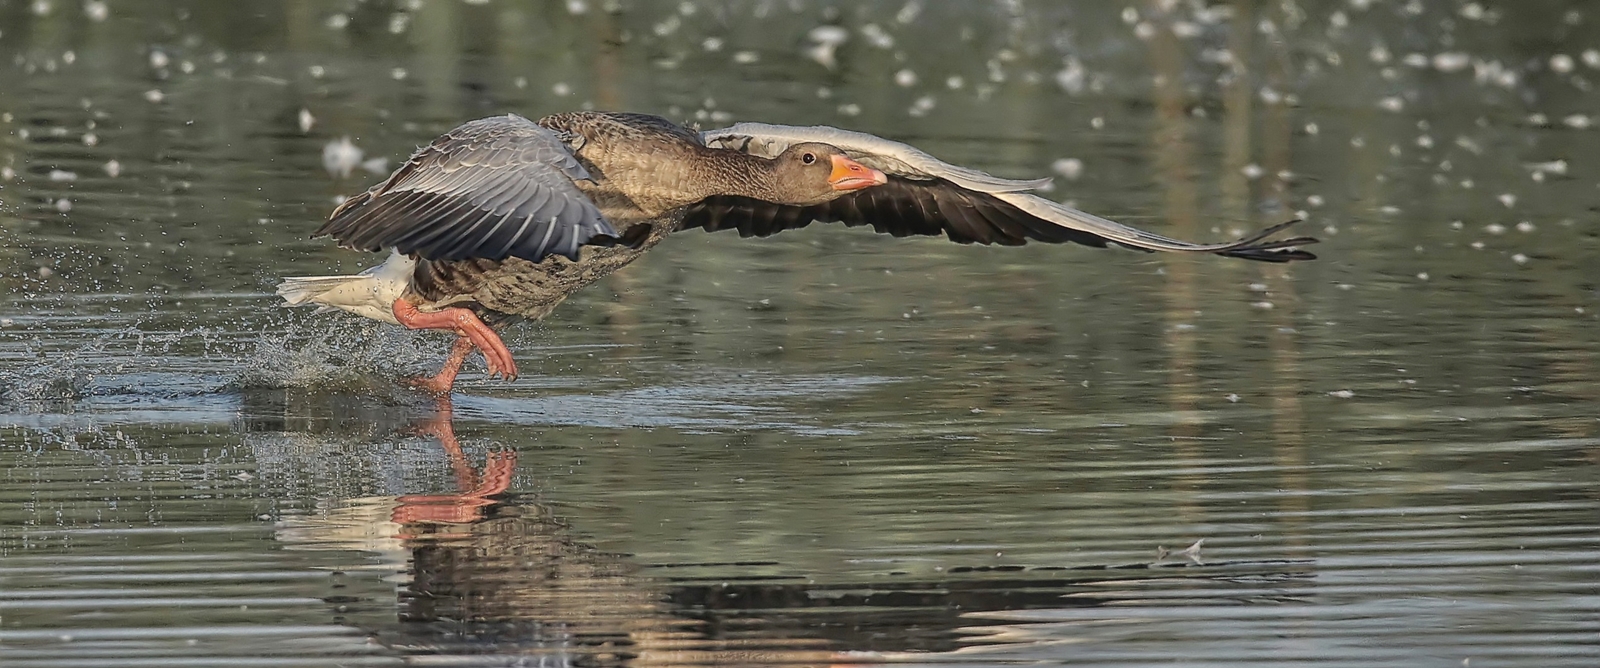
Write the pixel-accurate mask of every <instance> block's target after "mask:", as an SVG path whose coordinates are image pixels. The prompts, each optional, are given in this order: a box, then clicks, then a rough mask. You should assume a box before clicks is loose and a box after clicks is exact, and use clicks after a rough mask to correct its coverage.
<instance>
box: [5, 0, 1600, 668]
mask: <svg viewBox="0 0 1600 668" xmlns="http://www.w3.org/2000/svg"><path fill="white" fill-rule="evenodd" d="M102 12H103V16H102ZM1592 13H1593V9H1592V8H1590V7H1588V6H1587V5H1586V4H1583V3H1566V4H1563V3H1545V4H1543V5H1540V6H1537V7H1534V6H1532V5H1526V6H1525V4H1523V3H1509V2H1507V3H1494V2H1479V3H1420V2H1417V3H1399V2H1374V3H1364V2H1345V1H1338V2H1335V1H1332V0H1328V1H1321V2H1319V1H1296V2H1270V3H1268V2H1248V1H1239V2H1233V3H1229V4H1226V5H1204V4H1201V3H1191V2H1176V3H1173V2H1149V3H1145V2H1130V3H1122V4H1117V3H968V2H932V1H929V2H916V1H911V2H903V1H900V0H895V1H893V2H890V1H884V2H872V1H867V2H849V3H845V2H822V1H815V2H813V1H804V0H792V1H791V0H782V1H776V0H774V1H766V0H748V1H742V2H741V1H730V2H711V1H707V0H696V1H693V2H686V3H644V2H609V1H602V0H588V1H572V2H568V1H566V0H562V1H560V2H556V1H550V2H540V1H531V0H529V1H512V0H489V1H488V2H466V1H461V2H455V1H446V0H427V1H426V2H408V1H393V2H380V1H370V0H369V1H367V2H350V3H344V4H339V3H333V4H329V3H317V2H301V1H297V0H283V1H280V2H253V3H248V4H240V3H212V2H179V1H176V0H173V1H167V0H156V1H149V2H144V1H141V2H117V1H115V0H113V1H110V2H105V3H99V2H89V3H78V2H67V1H65V0H49V1H43V0H41V1H16V0H13V1H10V2H4V1H0V128H3V129H4V133H0V284H3V285H4V287H5V289H6V293H5V296H4V298H3V300H0V424H3V425H4V428H3V429H0V665H4V666H7V667H8V668H9V667H11V666H104V665H133V666H138V665H145V666H171V665H233V666H298V665H316V666H322V665H369V664H370V665H393V664H418V665H605V664H617V663H623V664H630V665H650V664H655V665H685V664H698V665H705V664H723V665H759V664H776V663H793V664H817V665H850V664H859V663H876V662H902V663H941V664H960V665H968V664H973V665H977V664H996V663H1045V664H1057V665H1060V664H1070V665H1117V664H1120V665H1146V664H1153V663H1186V664H1189V665H1216V666H1233V665H1239V664H1241V663H1246V662H1249V663H1252V664H1257V665H1304V664H1317V665H1323V666H1343V665H1350V666H1373V665H1392V666H1408V667H1409V666H1431V665H1436V666H1460V665H1464V664H1466V665H1477V666H1481V665H1501V666H1512V665H1515V666H1539V667H1544V666H1585V667H1587V666H1593V665H1596V664H1597V663H1600V622H1597V621H1596V620H1597V619H1600V584H1597V583H1600V483H1597V482H1596V481H1597V480H1600V475H1597V474H1600V419H1597V417H1596V416H1597V414H1600V410H1597V409H1600V382H1597V381H1596V378H1600V333H1597V332H1600V328H1597V327H1596V323H1597V316H1600V272H1597V271H1595V270H1594V267H1595V266H1596V262H1597V258H1600V228H1597V226H1596V223H1595V209H1594V207H1595V206H1596V196H1597V193H1600V188H1597V186H1596V184H1597V183H1600V173H1597V172H1596V170H1595V169H1594V167H1593V164H1592V161H1591V160H1590V159H1589V158H1588V156H1592V155H1597V154H1600V141H1597V139H1596V137H1597V135H1596V134H1595V130H1594V128H1596V127H1600V118H1597V117H1595V116H1594V111H1593V110H1594V107H1595V105H1594V95H1595V94H1594V92H1593V87H1594V84H1595V81H1596V80H1597V79H1600V14H1594V15H1593V16H1591V14H1592ZM840 35H843V36H844V41H842V42H838V43H835V42H836V41H837V39H838V38H839V37H840ZM583 106H597V107H606V108H627V109H634V110H640V111H649V112H655V113H661V114H666V115H669V116H672V117H675V118H685V119H695V120H697V121H698V122H701V123H703V124H705V125H708V126H709V125H717V124H722V123H727V122H733V121H736V120H768V121H775V122H792V123H830V124H838V125H845V126H849V127H854V128H858V129H862V130H867V131H871V132H878V133H881V134H885V135H888V136H892V137H896V138H901V139H907V140H912V141H915V142H916V143H917V144H918V145H919V146H922V147H924V148H926V149H928V150H930V151H932V152H934V153H936V154H938V155H940V156H942V157H946V158H948V159H951V160H954V161H957V162H962V163H965V164H972V165H975V166H979V167H983V168H986V169H990V170H992V171H994V172H996V173H1000V174H1004V175H1007V176H1017V177H1022V176H1034V175H1040V174H1049V173H1054V174H1056V175H1057V176H1058V177H1059V178H1058V180H1057V184H1056V188H1057V189H1056V190H1055V191H1053V192H1052V193H1051V196H1054V197H1059V198H1061V199H1063V200H1072V201H1075V202H1076V203H1077V204H1078V205H1080V206H1082V207H1084V208H1087V209H1090V210H1093V211H1096V212H1099V213H1104V214H1107V215H1112V216H1114V217H1117V218H1119V219H1122V220H1126V221H1128V222H1132V223H1136V224H1141V225H1144V226H1147V227H1150V228H1151V229H1153V230H1156V231H1159V232H1162V233H1166V234H1171V235H1174V236H1183V237H1193V238H1197V239H1215V238H1220V237H1224V236H1228V235H1229V234H1232V233H1234V232H1236V231H1238V230H1243V229H1246V228H1253V227H1258V226H1261V225H1264V224H1268V223H1272V222H1277V221H1280V220H1283V219H1286V218H1289V217H1294V216H1300V217H1304V218H1306V219H1307V220H1308V228H1309V229H1308V231H1311V232H1313V233H1315V234H1316V235H1318V236H1321V237H1323V239H1324V243H1323V244H1322V246H1321V247H1319V249H1318V252H1319V253H1321V254H1322V256H1323V260H1320V261H1318V262H1315V263H1307V264H1301V265H1295V266H1289V267H1263V266H1258V265H1253V264H1248V263H1243V262H1232V261H1222V260H1217V259H1213V258H1198V259H1197V258H1175V257H1164V256H1144V255H1138V254H1134V253H1131V252H1114V251H1092V250H1088V249H1082V248H1061V247H1057V248H1045V247H1031V246H1030V247H1024V248H1012V249H993V248H977V247H960V246H955V245H951V244H948V243H945V242H942V241H939V240H895V239H883V238H878V237H875V236H873V235H871V234H868V233H865V232H862V231H859V230H837V229H836V230H828V229H820V228H814V229H806V230H801V231H796V232H792V233H786V234H785V235H780V236H778V237H775V238H772V239H766V240H760V241H756V240H741V239H738V238H734V237H724V236H720V235H708V234H700V233H693V234H686V235H683V236H682V237H679V238H674V239H672V240H670V241H669V242H668V243H667V244H664V245H663V246H662V247H661V248H660V249H658V250H657V251H655V252H653V253H652V256H651V257H649V258H647V259H646V260H644V261H642V262H640V263H639V264H637V265H636V266H633V267H630V268H629V270H628V271H626V272H623V273H622V274H620V275H617V276H615V277H613V278H612V279H610V280H608V281H607V282H605V283H603V284H601V285H597V286H595V287H594V288H593V289H591V290H588V291H586V292H584V293H583V294H581V295H579V296H578V297H577V298H575V299H574V300H573V301H572V302H571V303H569V304H568V305H566V306H563V308H562V309H561V310H560V311H559V312H558V313H557V314H556V315H555V316H553V317H552V318H551V319H550V321H548V322H547V323H544V324H543V325H540V326H537V327H525V328H522V329H520V330H517V331H515V332H513V333H512V334H511V336H510V337H509V342H510V343H511V345H512V347H513V348H514V349H515V352H516V353H517V356H518V358H519V362H520V363H521V364H522V365H523V367H524V369H525V370H526V371H527V372H528V373H526V375H525V377H524V378H522V379H520V380H518V381H517V382H515V383H510V384H505V383H499V382H495V381H487V380H483V379H481V376H480V375H477V374H476V373H472V374H469V375H468V376H467V377H466V378H465V382H464V383H463V385H462V391H461V393H459V394H458V395H456V396H455V397H454V400H453V406H452V411H451V414H450V417H449V419H445V418H444V417H442V416H441V413H440V411H439V407H438V406H436V405H434V404H433V403H432V402H431V401H430V400H427V399H424V398H421V397H417V396H414V395H412V394H410V393H408V392H406V391H404V390H402V389H400V388H399V387H398V386H397V385H396V383H395V382H394V379H395V378H396V377H397V376H400V375H403V374H406V373H414V372H416V371H419V370H421V369H424V368H427V367H428V366H429V365H432V364H434V363H436V362H437V360H438V355H439V353H440V351H441V350H442V347H441V346H442V343H441V342H440V341H439V340H437V339H435V338H431V337H426V336H419V335H410V334H406V333H400V332H393V331H390V330H388V329H386V328H384V327H378V326H371V325H366V324H362V323H356V322H353V321H351V320H349V319H344V318H338V317H325V316H312V315H310V314H307V313H304V312H300V311H285V310H282V309H278V308H276V306H275V302H276V300H275V298H274V297H272V295H271V294H270V292H271V286H272V285H273V284H274V283H275V282H276V280H277V278H278V277H279V276H282V275H287V274H321V273H331V272H337V271H353V270H356V269H359V268H361V267H363V266H365V264H366V263H368V262H370V261H372V260H374V258H368V257H359V256H357V255H356V254H353V253H348V252H343V251H338V250H336V249H333V248H331V247H330V246H329V245H328V244H326V243H324V242H323V241H311V240H307V239H305V235H306V233H307V232H308V231H309V230H311V229H313V228H314V226H315V223H316V221H317V220H319V219H320V218H322V217H323V216H324V215H325V214H326V212H327V210H328V209H329V208H330V206H331V204H332V202H333V201H334V198H335V197H336V196H339V195H343V194H348V193H351V192H354V191H356V190H358V189H360V188H364V187H366V185H367V184H368V183H369V182H371V181H372V180H374V179H375V178H377V175H376V173H375V172H383V171H385V170H386V169H387V168H388V167H390V166H392V165H393V164H394V161H395V160H398V159H400V158H401V157H403V156H404V155H405V154H406V153H407V152H408V151H410V150H411V148H412V147H414V146H416V145H417V144H419V143H421V142H424V141H426V140H427V139H429V138H431V137H432V136H433V135H435V134H437V133H438V132H440V131H442V130H444V129H446V128H448V127H450V126H452V125H454V124H456V123H457V122H459V121H461V120H463V119H466V118H471V117H476V116H480V115H486V114H489V113H499V112H503V111H517V112H519V113H523V114H526V115H531V116H536V115H539V114H542V113H548V112H553V111H559V110H565V109H571V108H576V107H583ZM346 137H348V138H349V140H350V142H351V144H352V145H353V146H355V147H356V148H359V149H361V150H362V152H363V153H362V157H361V160H360V161H355V162H348V163H345V164H335V165H332V167H333V169H332V171H330V169H329V167H328V166H327V165H325V164H324V162H323V157H322V156H323V152H324V149H325V147H327V146H328V145H330V144H336V143H339V142H341V141H342V140H343V139H344V138H346ZM372 161H376V162H372ZM363 163H368V164H363ZM377 163H383V164H377ZM344 169H349V170H350V173H348V174H344V173H343V170H344ZM469 368H470V367H469ZM479 371H480V372H481V368H480V369H479ZM451 434H453V435H454V437H455V439H454V442H455V443H456V444H457V446H458V447H455V448H451V447H449V444H450V442H451V441H452V439H451V438H450V437H449V436H450V435H451ZM1201 539H1204V542H1203V544H1202V548H1201V549H1200V550H1199V551H1198V553H1197V554H1196V555H1195V556H1196V557H1197V558H1196V559H1190V558H1189V557H1188V556H1186V555H1184V554H1183V553H1182V552H1181V551H1182V550H1183V549H1184V548H1185V547H1187V546H1189V545H1191V544H1194V543H1195V542H1196V541H1198V540H1201ZM1158 548H1164V549H1165V551H1166V555H1165V557H1164V558H1160V559H1158V556H1159V555H1161V554H1162V552H1161V550H1160V549H1158Z"/></svg>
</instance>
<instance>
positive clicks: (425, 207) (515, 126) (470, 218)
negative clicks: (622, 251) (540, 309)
mask: <svg viewBox="0 0 1600 668" xmlns="http://www.w3.org/2000/svg"><path fill="white" fill-rule="evenodd" d="M580 180H590V176H589V173H588V171H586V170H585V169H584V168H583V165H581V164H579V162H578V160H577V159H576V158H575V157H574V156H573V153H572V150H571V149H570V148H569V147H568V146H567V144H566V143H564V142H563V141H562V138H561V137H559V136H558V135H556V134H555V133H554V132H551V131H550V130H547V129H545V128H542V127H540V126H538V125H537V124H535V123H533V122H532V121H529V120H528V119H525V118H522V117H520V116H516V115H507V116H496V117H493V118H485V119H481V120H476V121H472V122H470V123H466V124H464V125H462V126H460V127H457V128H456V129H454V130H451V131H450V132H447V133H445V134H444V135H443V136H441V137H439V138H438V139H435V140H434V141H433V143H431V144H429V145H427V146H424V147H422V148H421V149H418V150H417V152H416V153H414V154H412V156H411V159H409V160H407V161H406V164H404V165H402V166H401V167H400V169H398V170H396V171H395V173H394V174H392V175H390V176H389V178H388V179H387V180H385V181H384V182H383V183H380V184H378V185H376V186H373V187H372V189H371V190H368V191H367V192H364V193H362V194H360V195H356V196H355V197H352V198H350V199H349V200H346V201H345V202H344V203H343V204H341V205H339V208H337V209H334V211H333V215H332V216H330V217H329V219H328V222H327V223H324V224H323V226H322V227H321V228H320V229H318V230H317V231H316V233H315V234H314V235H313V236H324V235H326V236H331V237H333V238H334V239H336V240H338V242H339V244H340V245H341V246H345V247H347V248H354V249H357V250H364V251H377V250H382V249H385V248H395V249H397V250H399V251H400V252H401V253H404V254H406V255H416V256H419V257H422V258H424V259H427V260H465V259H469V258H476V259H485V260H504V259H506V258H508V257H519V258H522V259H525V260H529V261H532V262H538V261H540V260H543V259H544V258H545V257H546V256H549V255H553V254H560V255H565V256H567V257H568V258H571V259H574V260H576V259H577V258H578V248H579V247H580V246H582V245H583V244H586V243H608V242H610V241H612V240H614V239H615V238H616V237H617V231H616V230H615V229H614V228H612V226H611V224H610V223H609V222H607V221H606V219H605V218H604V217H602V216H601V215H600V210H599V209H597V208H595V205H594V203H593V202H591V201H590V200H589V198H588V197H587V196H585V195H584V194H583V192H582V191H581V190H579V189H578V186H577V185H576V182H577V181H580Z"/></svg>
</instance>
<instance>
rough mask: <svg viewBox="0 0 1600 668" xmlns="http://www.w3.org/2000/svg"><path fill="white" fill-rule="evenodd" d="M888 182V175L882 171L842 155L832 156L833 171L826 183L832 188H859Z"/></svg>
mask: <svg viewBox="0 0 1600 668" xmlns="http://www.w3.org/2000/svg"><path fill="white" fill-rule="evenodd" d="M888 182H889V177H887V176H884V174H883V172H880V171H878V170H876V169H873V168H871V167H868V166H866V165H863V164H861V163H859V162H856V161H854V160H851V159H849V158H846V157H844V156H842V155H836V156H833V173H831V174H829V175H828V184H829V185H831V186H833V189H834V190H860V189H862V188H870V187H872V186H881V185H883V184H885V183H888Z"/></svg>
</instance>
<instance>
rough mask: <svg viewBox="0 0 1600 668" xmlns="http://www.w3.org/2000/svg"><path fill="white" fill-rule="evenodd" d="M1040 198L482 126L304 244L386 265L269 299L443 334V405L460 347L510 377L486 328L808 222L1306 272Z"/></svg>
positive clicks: (904, 173) (765, 135) (653, 132)
mask: <svg viewBox="0 0 1600 668" xmlns="http://www.w3.org/2000/svg"><path fill="white" fill-rule="evenodd" d="M1045 182H1046V181H1045V180H1035V181H1013V180H1009V179H1001V178H997V177H994V176H990V175H988V174H985V173H983V172H979V171H977V170H972V169H967V168H963V167H958V166H955V165H951V164H947V163H944V162H941V161H939V160H937V159H934V158H933V157H931V156H929V155H927V154H926V153H923V152H921V151H918V150H916V149H914V148H912V147H910V146H907V145H905V144H900V143H897V142H892V141H889V140H885V139H881V138H878V137H874V136H872V135H866V134H861V133H855V132H847V131H844V130H837V129H834V128H825V127H815V128H796V127H787V126H778V125H763V124H754V123H744V124H739V125H735V126H733V127H731V128H727V129H724V130H713V131H710V132H705V133H696V132H693V131H691V130H688V129H686V128H684V127H682V126H679V125H676V124H673V123H671V122H669V121H666V120H665V119H661V118H657V117H654V116H646V115H641V114H619V113H602V112H578V113H567V114H557V115H554V116H548V117H545V118H543V119H540V120H539V121H538V122H537V123H535V122H532V121H529V120H527V119H523V118H519V117H517V116H502V117H495V118H488V119H483V120H478V121H473V122H471V123H467V124H465V125H462V126H461V127H458V128H456V129H454V130H452V131H450V132H448V133H446V134H445V135H444V136H442V137H439V138H438V139H436V140H434V142H433V143H432V144H430V145H429V146H427V147H424V148H423V149H421V150H419V151H417V153H416V154H414V155H413V156H412V157H411V159H410V160H409V161H407V162H406V164H405V165H403V166H401V167H400V169H399V170H397V171H396V172H395V173H394V174H393V175H391V176H390V177H389V178H388V179H387V180H385V181H384V182H383V183H380V184H378V185H376V186H374V187H373V188H372V189H371V190H369V191H367V192H365V193H362V194H360V195H357V196H355V197H352V198H350V199H349V200H348V201H346V202H345V203H344V204H342V205H340V206H339V207H338V208H337V209H335V210H334V212H333V216H332V218H331V219H330V220H329V221H328V222H327V223H326V224H324V225H323V226H322V228H321V229H319V230H318V231H317V234H318V235H328V236H332V237H333V238H335V239H336V240H338V241H339V243H340V244H341V245H343V246H346V247H350V248H356V249H360V250H367V251H379V250H384V249H392V251H393V254H392V255H391V256H390V258H389V260H388V261H386V262H384V263H383V264H382V265H380V266H378V267H374V268H372V269H369V270H367V271H366V272H363V273H362V274H360V275H358V276H324V277H308V278H289V279H286V280H285V281H284V282H283V283H282V284H281V285H279V286H278V293H279V294H280V295H283V297H284V298H285V299H286V300H287V301H288V302H289V303H291V304H307V303H310V304H320V305H322V306H323V307H324V308H340V309H345V310H348V311H352V312H354V313H357V314H360V315H363V316H366V317H369V318H374V319H377V320H383V321H387V322H392V323H395V324H400V325H404V326H406V327H410V328H413V329H440V330H447V331H452V332H454V333H456V335H457V339H456V342H455V345H454V346H453V347H452V349H451V353H450V357H449V359H448V361H447V362H446V363H445V365H444V368H443V369H442V370H441V371H440V372H439V373H438V375H436V376H434V377H433V378H430V379H427V380H425V381H422V382H421V383H420V385H422V386H423V387H424V388H426V389H428V390H430V391H432V392H435V393H440V394H443V393H448V392H449V390H450V388H451V386H452V385H453V383H454V381H455V376H456V373H457V371H458V370H459V369H460V367H461V364H462V362H463V361H464V360H465V359H466V356H467V355H468V354H469V353H470V352H471V351H472V350H473V348H477V349H479V350H481V351H483V353H484V356H485V359H486V360H487V361H488V365H489V372H490V375H501V376H504V377H506V378H514V377H515V376H516V374H517V367H516V362H515V361H514V360H513V359H512V357H511V352H510V351H509V350H507V349H506V346H505V344H504V343H503V342H502V341H501V340H500V337H499V336H498V335H497V334H496V333H495V331H494V329H492V328H491V325H496V324H500V323H504V322H508V321H512V320H516V319H521V318H535V319H537V318H542V317H544V316H545V315H547V314H549V313H550V312H551V311H552V310H553V309H554V308H555V307H556V305H558V304H560V303H561V301H562V300H564V299H566V297H567V296H568V295H570V294H572V293H573V292H575V291H577V290H578V289H580V288H582V287H583V286H585V285H588V284H590V283H593V282H594V281H596V280H599V279H600V278H601V277H603V276H605V275H607V274H609V273H611V272H613V271H616V270H617V269H619V268H621V267H623V266H624V265H627V264H628V263H630V262H632V261H634V260H635V259H638V257H639V256H640V254H641V253H643V252H644V251H646V250H648V249H650V248H651V247H653V246H654V245H655V244H657V243H659V242H660V241H661V240H662V239H664V238H665V237H666V236H667V235H668V234H669V233H671V232H673V231H675V230H678V229H685V228H691V227H700V228H704V229H706V230H710V231H716V230H724V229H736V230H738V231H739V233H740V234H741V235H744V236H767V235H771V234H775V233H777V232H780V231H783V230H786V229H794V228H798V227H804V226H806V225H809V224H810V223H811V222H812V221H815V220H824V221H838V222H843V223H844V224H846V225H851V226H856V225H871V226H872V227H873V228H874V229H875V230H877V231H879V232H883V233H888V234H892V235H895V236H908V235H938V234H943V235H945V236H948V237H949V238H950V239H951V240H953V241H957V242H961V243H983V244H1005V245H1016V244H1022V243H1024V242H1026V241H1028V240H1035V241H1042V242H1047V243H1064V242H1075V243H1080V244H1086V245H1090V246H1099V247H1104V246H1106V245H1108V244H1116V245H1119V246H1125V247H1129V248H1136V249H1140V250H1147V251H1175V252H1191V253H1214V254H1218V255H1226V256H1231V257H1241V258H1246V259H1251V260H1264V261H1273V262H1284V261H1289V260H1303V259H1310V258H1312V257H1314V256H1312V255H1311V254H1309V253H1306V252H1304V251H1300V250H1295V249H1293V248H1292V246H1294V245H1296V244H1304V243H1311V242H1313V241H1315V240H1314V239H1309V238H1295V239H1286V240H1279V241H1265V239H1266V237H1268V236H1270V235H1272V234H1274V233H1276V232H1278V231H1279V230H1281V229H1282V226H1278V227H1273V228H1270V229H1268V230H1264V231H1262V232H1260V233H1258V234H1254V235H1251V236H1249V237H1246V238H1244V239H1240V240H1238V241H1235V242H1231V243H1221V244H1207V245H1202V244H1192V243H1188V242H1183V241H1177V240H1173V239H1168V238H1166V237H1162V236H1159V235H1155V234H1150V233H1148V232H1144V231H1141V230H1137V229H1134V228H1131V227H1127V226H1124V225H1119V224H1117V223H1114V222H1111V221H1109V220H1106V219H1103V218H1099V217H1096V216H1092V215H1090V214H1087V213H1084V212H1081V211H1077V210H1074V209H1071V208H1068V207H1065V206H1062V205H1060V204H1056V203H1054V202H1051V201H1049V200H1046V199H1043V198H1040V197H1036V196H1034V195H1031V194H1028V193H1027V192H1025V191H1027V190H1031V189H1034V188H1037V187H1040V186H1042V185H1044V183H1045ZM585 245H588V246H589V248H587V249H585V248H584V246H585Z"/></svg>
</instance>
